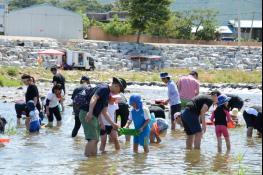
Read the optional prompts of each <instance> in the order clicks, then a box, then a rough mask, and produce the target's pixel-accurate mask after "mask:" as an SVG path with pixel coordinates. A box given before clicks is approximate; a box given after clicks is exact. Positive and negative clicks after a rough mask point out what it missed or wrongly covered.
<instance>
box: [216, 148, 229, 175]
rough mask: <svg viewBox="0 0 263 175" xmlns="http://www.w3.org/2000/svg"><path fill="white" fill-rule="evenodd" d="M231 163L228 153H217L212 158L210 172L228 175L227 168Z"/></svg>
mask: <svg viewBox="0 0 263 175" xmlns="http://www.w3.org/2000/svg"><path fill="white" fill-rule="evenodd" d="M230 161H231V156H230V153H229V152H227V153H225V154H220V153H218V154H217V155H216V156H215V157H214V158H213V164H212V171H213V172H218V173H230V171H231V169H230V167H229V165H230Z"/></svg>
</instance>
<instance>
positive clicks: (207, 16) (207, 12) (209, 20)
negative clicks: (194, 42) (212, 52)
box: [191, 9, 218, 40]
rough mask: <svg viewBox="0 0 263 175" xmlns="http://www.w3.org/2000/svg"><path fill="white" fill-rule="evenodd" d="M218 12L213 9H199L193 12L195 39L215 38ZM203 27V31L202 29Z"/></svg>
mask: <svg viewBox="0 0 263 175" xmlns="http://www.w3.org/2000/svg"><path fill="white" fill-rule="evenodd" d="M217 14H218V11H215V10H212V9H201V10H200V9H198V10H193V11H192V15H191V18H192V22H193V26H194V27H196V31H195V39H199V40H213V39H214V38H215V32H216V25H217V22H216V21H217V20H216V16H217ZM201 27H203V29H201Z"/></svg>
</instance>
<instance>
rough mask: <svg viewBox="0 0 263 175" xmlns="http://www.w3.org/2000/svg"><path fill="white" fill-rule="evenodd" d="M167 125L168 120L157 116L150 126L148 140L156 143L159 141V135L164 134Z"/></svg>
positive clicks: (160, 140)
mask: <svg viewBox="0 0 263 175" xmlns="http://www.w3.org/2000/svg"><path fill="white" fill-rule="evenodd" d="M168 127H169V125H168V122H167V121H166V120H165V119H162V118H157V119H156V121H155V122H154V123H153V125H152V127H151V132H150V142H151V143H157V144H159V143H161V142H162V139H161V137H160V135H161V134H164V133H165V132H166V131H167V129H168ZM155 139H156V141H155Z"/></svg>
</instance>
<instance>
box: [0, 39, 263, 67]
mask: <svg viewBox="0 0 263 175" xmlns="http://www.w3.org/2000/svg"><path fill="white" fill-rule="evenodd" d="M21 43H22V44H21ZM49 48H57V49H64V50H67V49H69V50H73V51H74V50H76V51H84V52H88V53H90V55H91V56H92V57H93V58H94V59H95V60H96V61H97V62H96V67H97V69H100V70H108V69H113V70H131V69H132V65H133V63H132V61H131V60H130V59H129V58H130V56H138V55H144V56H149V55H156V56H161V57H162V63H161V64H162V67H163V68H170V67H175V68H191V69H194V68H196V69H197V68H201V69H231V68H234V69H243V70H260V69H262V48H249V47H241V48H237V47H224V46H200V45H164V44H155V45H150V44H140V45H138V44H135V43H118V42H100V41H78V42H68V43H66V44H64V45H61V44H59V43H58V42H56V41H54V40H49V41H23V42H21V41H19V42H17V41H9V40H1V39H0V64H1V65H7V66H9V65H14V66H34V65H36V64H37V63H36V58H37V53H38V51H39V50H41V49H42V50H43V49H49Z"/></svg>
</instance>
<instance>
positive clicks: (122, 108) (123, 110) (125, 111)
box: [116, 103, 130, 128]
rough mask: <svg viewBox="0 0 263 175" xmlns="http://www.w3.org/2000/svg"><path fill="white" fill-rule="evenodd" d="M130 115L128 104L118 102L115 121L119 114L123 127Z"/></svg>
mask: <svg viewBox="0 0 263 175" xmlns="http://www.w3.org/2000/svg"><path fill="white" fill-rule="evenodd" d="M129 115H130V111H129V105H128V104H124V103H120V104H119V110H117V111H116V116H117V117H116V122H117V120H118V116H121V127H122V128H123V127H125V126H126V124H127V122H128V118H129Z"/></svg>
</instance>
